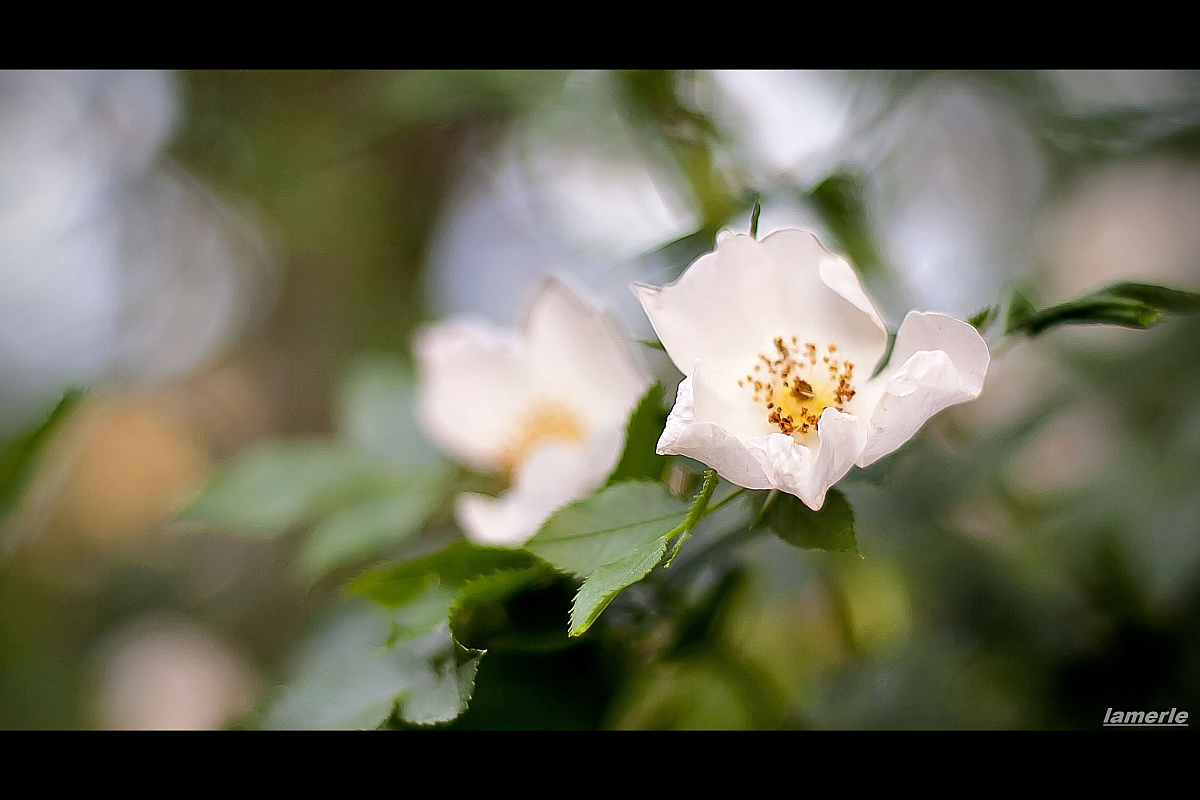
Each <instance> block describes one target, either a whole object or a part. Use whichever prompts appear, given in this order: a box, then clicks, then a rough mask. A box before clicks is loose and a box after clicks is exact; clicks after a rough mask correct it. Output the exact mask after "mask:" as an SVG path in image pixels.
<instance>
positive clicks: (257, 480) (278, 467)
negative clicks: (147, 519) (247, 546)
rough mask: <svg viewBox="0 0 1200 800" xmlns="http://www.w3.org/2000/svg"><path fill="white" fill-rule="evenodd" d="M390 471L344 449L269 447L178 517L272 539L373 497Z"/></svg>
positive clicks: (231, 465) (310, 444)
mask: <svg viewBox="0 0 1200 800" xmlns="http://www.w3.org/2000/svg"><path fill="white" fill-rule="evenodd" d="M388 470H389V465H387V464H386V463H385V462H383V461H382V460H379V459H376V458H374V457H372V456H371V455H369V454H367V453H364V452H363V451H361V450H360V449H358V448H355V447H352V446H348V445H345V444H340V443H331V442H325V441H279V442H271V443H269V444H266V445H263V446H261V447H258V448H255V449H253V450H250V451H247V452H245V453H243V454H241V455H239V456H237V457H235V458H233V459H232V460H231V461H229V462H227V463H226V464H224V465H222V467H221V468H220V469H219V470H218V472H217V474H216V475H215V476H213V478H212V479H211V480H210V481H209V483H208V485H207V486H205V488H204V490H203V492H201V494H200V496H199V497H198V498H196V499H195V500H194V501H193V502H192V504H191V505H190V506H188V508H187V509H185V510H184V512H183V515H182V516H183V517H184V518H186V519H194V520H199V521H202V522H209V523H213V524H216V525H221V526H224V527H225V528H226V529H228V530H231V531H233V532H241V533H246V534H249V535H252V536H256V537H262V538H273V537H275V536H278V535H280V534H282V533H285V532H286V531H288V530H290V529H291V528H293V527H295V526H296V525H299V524H301V523H304V522H309V521H311V520H313V519H314V518H315V517H317V516H318V515H319V514H320V513H321V512H323V511H326V510H328V509H330V508H332V507H336V506H337V505H339V504H342V503H344V502H347V501H352V500H353V499H357V498H361V497H364V496H370V495H372V494H377V493H378V491H379V484H380V483H381V481H385V475H386V473H387V472H388Z"/></svg>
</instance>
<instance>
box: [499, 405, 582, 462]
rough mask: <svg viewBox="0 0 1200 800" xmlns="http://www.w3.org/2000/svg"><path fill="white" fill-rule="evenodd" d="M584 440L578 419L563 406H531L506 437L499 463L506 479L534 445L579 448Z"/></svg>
mask: <svg viewBox="0 0 1200 800" xmlns="http://www.w3.org/2000/svg"><path fill="white" fill-rule="evenodd" d="M586 438H587V436H586V431H585V429H584V426H583V422H582V420H581V418H580V416H579V415H578V414H577V413H576V412H575V411H574V410H573V409H571V408H570V406H568V405H567V404H566V403H563V402H561V401H558V400H549V401H546V402H543V403H540V404H539V405H537V406H534V407H533V408H531V409H530V410H529V411H527V412H526V413H525V414H524V415H522V417H521V419H520V422H519V423H518V424H517V426H516V427H515V428H514V429H513V430H512V431H511V432H510V433H509V435H508V437H507V438H506V440H505V443H504V447H503V449H502V451H501V455H500V459H501V461H502V462H503V464H504V472H505V474H506V475H508V477H509V478H511V477H512V475H513V473H514V472H516V470H517V468H518V467H519V466H520V465H521V463H522V462H523V461H524V460H525V458H526V457H527V456H528V455H529V454H530V453H531V452H532V451H533V450H534V448H535V447H537V446H538V445H542V444H545V443H546V442H547V441H550V440H557V441H559V442H566V443H568V444H575V445H583V443H584V442H585V440H586Z"/></svg>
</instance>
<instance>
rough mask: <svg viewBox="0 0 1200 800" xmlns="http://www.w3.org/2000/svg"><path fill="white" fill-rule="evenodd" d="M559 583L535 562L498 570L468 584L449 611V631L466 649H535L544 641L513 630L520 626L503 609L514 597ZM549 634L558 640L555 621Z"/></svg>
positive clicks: (546, 566) (551, 572)
mask: <svg viewBox="0 0 1200 800" xmlns="http://www.w3.org/2000/svg"><path fill="white" fill-rule="evenodd" d="M560 580H567V579H566V578H564V577H563V576H562V575H561V574H560V573H559V572H558V571H557V570H555V569H554V568H553V567H551V566H550V565H549V564H546V563H544V562H541V561H539V562H537V563H536V564H535V565H534V566H532V567H526V568H524V569H505V570H498V571H496V572H492V573H489V574H487V575H483V576H481V577H479V578H475V579H474V580H471V581H468V582H467V583H466V584H465V585H464V586H463V587H462V588H461V589H460V590H459V593H458V597H457V598H456V599H455V601H454V605H453V606H452V607H451V608H450V613H449V619H450V631H451V633H453V634H454V638H455V640H456V641H459V642H461V643H462V644H464V645H465V646H467V647H475V648H478V649H490V648H492V647H496V646H500V645H502V646H513V645H517V646H520V647H521V648H522V649H525V650H530V649H538V648H539V647H540V646H542V645H544V644H546V642H545V641H544V640H545V639H546V637H545V636H544V635H543V634H540V633H536V632H535V634H534V635H533V636H532V637H531V636H530V632H529V631H520V630H516V629H517V628H519V627H520V626H519V625H517V624H516V621H515V620H513V619H512V618H511V617H510V614H509V611H508V609H507V608H506V607H505V606H506V604H507V603H508V601H510V600H511V599H512V598H514V597H516V596H517V595H521V594H524V593H526V592H529V591H531V590H537V589H542V588H545V587H547V586H549V585H550V584H552V583H554V582H556V581H560ZM559 619H560V620H561V617H560V618H559ZM553 634H554V638H557V639H561V638H562V627H561V622H559V621H557V620H556V622H555V625H554V630H553Z"/></svg>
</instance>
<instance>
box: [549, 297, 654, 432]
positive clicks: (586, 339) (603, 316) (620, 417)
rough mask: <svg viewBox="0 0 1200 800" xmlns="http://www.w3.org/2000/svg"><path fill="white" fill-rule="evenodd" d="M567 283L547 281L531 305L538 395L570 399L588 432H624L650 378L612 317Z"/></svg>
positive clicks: (643, 364) (639, 357) (648, 384)
mask: <svg viewBox="0 0 1200 800" xmlns="http://www.w3.org/2000/svg"><path fill="white" fill-rule="evenodd" d="M568 280H569V279H568V278H566V277H555V278H546V279H544V280H543V282H542V284H541V286H540V287H539V288H538V291H537V293H536V295H535V297H534V299H533V302H532V304H531V305H530V309H529V313H528V323H527V334H526V336H527V340H528V344H529V348H528V352H529V362H530V371H531V374H532V378H533V381H534V388H533V390H534V392H535V393H537V394H539V395H544V396H561V397H565V398H569V403H570V406H571V407H572V408H574V409H576V410H577V411H578V413H579V414H580V415H581V416H582V418H583V421H584V422H585V423H586V424H587V425H588V426H589V432H593V431H597V430H602V429H608V428H612V427H614V426H616V427H623V426H624V424H625V421H626V419H627V418H628V416H629V412H630V411H631V410H632V409H633V407H634V406H635V405H636V404H637V401H638V399H639V398H640V397H641V396H642V395H643V394H644V393H645V391H646V389H647V388H648V387H649V386H650V382H651V379H650V375H649V373H648V371H647V370H646V367H645V363H644V361H643V360H642V358H641V356H640V354H638V353H637V352H635V351H634V350H633V349H632V348H631V346H630V343H629V341H628V339H627V337H626V336H624V335H623V334H622V332H621V328H620V326H619V325H618V324H617V322H616V321H615V320H614V319H613V317H612V315H611V314H609V313H608V312H607V311H606V310H605V309H604V308H603V307H601V306H599V305H597V304H596V303H594V302H592V301H591V300H590V299H588V298H587V295H586V294H585V293H584V292H583V291H582V290H581V289H580V288H579V287H576V286H574V285H573V284H570V283H568Z"/></svg>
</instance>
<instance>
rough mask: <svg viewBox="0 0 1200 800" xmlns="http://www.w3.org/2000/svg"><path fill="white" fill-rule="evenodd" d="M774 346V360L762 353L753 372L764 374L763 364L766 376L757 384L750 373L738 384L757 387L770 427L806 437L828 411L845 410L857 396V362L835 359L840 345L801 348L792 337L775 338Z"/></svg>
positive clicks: (758, 396)
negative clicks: (823, 351)
mask: <svg viewBox="0 0 1200 800" xmlns="http://www.w3.org/2000/svg"><path fill="white" fill-rule="evenodd" d="M789 340H790V341H791V345H790V346H789V345H788V344H787V342H788V341H789ZM772 345H773V349H774V351H775V353H774V355H775V356H776V358H774V359H772V358H770V357H769V356H768V355H767V354H766V353H759V354H758V355H757V361H758V362H759V363H756V364H755V365H754V370H753V371H754V372H760V373H761V372H762V367H763V365H764V364H765V365H766V367H767V370H766V372H767V375H766V376H765V377H764V378H763V379H761V380H759V379H755V378H754V377H753V376H752V375H751V374H747V375H746V380H745V381H742V380H738V386H739V387H741V388H747V387H751V388H753V390H754V402H756V403H762V404H764V405H765V406H766V411H767V412H768V413H767V422H768V423H770V424H771V425H772V426H773V427H776V428H778V429H779V431H780V432H781V433H784V434H787V435H789V436H806V435H808V434H809V433H810V432H814V431H816V430H817V429H818V427H819V425H820V421H821V414H822V413H823V412H824V411H825V409H826V408H836V409H837V410H838V411H845V410H846V404H847V403H849V402H850V401H851V400H852V399H854V396H855V395H856V394H857V393H858V392H857V391H856V390H855V388H854V385H853V383H852V381H853V378H854V363H853V362H851V361H845V362H843V361H841V360H839V359H837V358H835V357H833V354H834V353H836V352H837V351H838V347H837V344H835V343H833V342H830V343H829V345H828V346H827V347H826V348H825V353H824V354H821V353H818V351H817V346H816V344H815V343H813V342H805V343H804V345H803V350H801V344H800V338H799V337H798V336H794V335H791V336H787V337H784V336H776V337H775V338H774V339H773V340H772ZM818 355H820V357H821V360H820V361H819V362H818V360H817V357H818ZM818 366H820V367H822V369H818ZM776 389H778V390H779V391H778V392H777V391H776Z"/></svg>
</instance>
